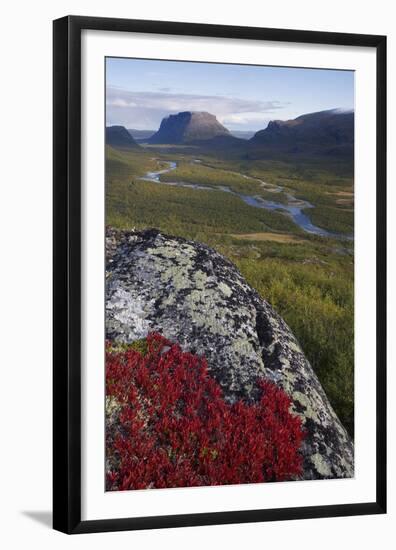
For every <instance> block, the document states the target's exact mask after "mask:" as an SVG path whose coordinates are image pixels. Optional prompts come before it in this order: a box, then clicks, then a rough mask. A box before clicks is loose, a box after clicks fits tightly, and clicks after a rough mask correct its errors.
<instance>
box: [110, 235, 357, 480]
mask: <svg viewBox="0 0 396 550" xmlns="http://www.w3.org/2000/svg"><path fill="white" fill-rule="evenodd" d="M106 253H107V273H106V277H107V284H106V332H107V337H108V338H109V339H111V340H115V341H117V342H131V341H134V340H136V339H139V338H143V337H145V336H146V335H147V334H148V333H149V332H152V331H155V332H159V333H161V334H163V335H164V336H165V337H166V338H168V339H170V340H172V341H175V342H177V343H179V344H180V345H181V346H182V348H183V349H184V350H186V351H190V352H193V353H197V354H202V355H204V356H205V357H206V359H207V361H208V365H209V369H210V372H211V375H212V376H213V377H214V378H215V379H216V380H217V381H218V382H219V384H220V385H221V386H222V388H223V391H224V395H225V396H226V398H227V399H228V400H230V401H233V400H235V399H237V398H244V399H246V400H254V399H255V398H256V397H257V385H256V382H257V378H262V377H266V378H268V379H270V380H271V381H273V382H275V383H276V384H278V385H279V386H280V387H282V388H283V389H284V390H285V391H286V392H287V393H288V394H289V396H290V397H291V399H292V403H293V410H294V412H295V413H297V414H298V415H300V416H301V418H302V419H303V423H304V426H305V429H306V432H307V436H306V438H305V441H304V444H303V449H302V453H303V456H304V474H303V478H304V479H323V478H344V477H352V476H353V471H354V469H353V461H354V457H353V454H354V452H353V444H352V442H351V439H350V437H349V436H348V434H347V432H346V430H345V429H344V428H343V426H342V425H341V423H340V421H339V419H338V418H337V416H336V414H335V412H334V410H333V409H332V407H331V405H330V403H329V401H328V399H327V397H326V395H325V393H324V391H323V389H322V387H321V385H320V382H319V380H318V378H317V376H316V375H315V373H314V371H313V369H312V367H311V365H310V363H309V362H308V360H307V359H306V357H305V356H304V353H303V351H302V350H301V348H300V345H299V343H298V342H297V340H296V338H295V337H294V336H293V334H292V332H291V331H290V329H289V327H288V326H287V325H286V323H285V322H284V321H283V320H282V319H281V317H280V316H279V315H278V314H277V313H276V312H275V311H274V310H273V308H272V307H271V306H270V305H269V304H268V303H267V302H266V301H265V300H263V299H262V298H260V296H259V295H258V293H257V292H256V291H255V290H254V289H253V288H251V287H250V286H249V285H248V284H247V282H246V281H245V279H244V278H243V277H242V275H241V274H240V273H239V271H238V270H237V268H236V267H235V266H234V265H233V264H232V263H231V262H230V261H229V260H227V259H226V258H224V257H223V256H222V255H220V254H219V253H217V252H216V251H214V250H213V249H211V248H209V247H208V246H206V245H203V244H200V243H197V242H194V241H188V240H185V239H181V238H177V237H170V236H167V235H164V234H161V233H160V232H159V231H157V230H146V231H129V232H117V231H114V230H112V229H108V231H107V236H106Z"/></svg>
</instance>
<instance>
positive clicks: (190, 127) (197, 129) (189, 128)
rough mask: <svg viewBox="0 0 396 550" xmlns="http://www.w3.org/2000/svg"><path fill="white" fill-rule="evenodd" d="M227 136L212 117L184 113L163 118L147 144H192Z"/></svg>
mask: <svg viewBox="0 0 396 550" xmlns="http://www.w3.org/2000/svg"><path fill="white" fill-rule="evenodd" d="M229 135H230V133H229V131H228V130H227V128H225V127H224V126H223V125H222V124H220V122H219V121H218V120H217V118H216V117H215V116H214V115H211V114H210V113H206V112H201V111H199V112H195V111H184V112H182V113H178V114H177V115H169V116H168V117H166V118H164V119H163V120H162V122H161V125H160V127H159V130H158V132H156V133H155V134H154V135H153V136H151V138H150V139H149V140H148V142H149V143H152V144H156V143H158V144H159V143H167V144H178V143H193V142H195V141H204V140H210V139H212V138H215V137H218V136H229Z"/></svg>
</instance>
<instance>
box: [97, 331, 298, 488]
mask: <svg viewBox="0 0 396 550" xmlns="http://www.w3.org/2000/svg"><path fill="white" fill-rule="evenodd" d="M259 385H260V388H261V391H262V396H261V399H260V400H259V401H258V402H257V403H253V404H248V403H246V402H244V401H242V400H241V401H238V402H236V403H235V404H232V405H231V404H228V403H226V402H225V401H224V398H223V394H222V390H221V388H220V386H219V384H218V383H217V382H216V381H215V380H214V379H213V378H211V377H210V376H209V375H208V371H207V364H206V361H205V359H204V358H202V357H199V356H197V355H193V354H191V353H186V352H183V351H182V350H181V348H180V346H178V345H176V344H172V343H171V342H169V341H168V340H166V339H165V338H163V337H162V336H160V335H159V334H155V333H154V334H150V335H149V336H148V338H147V353H144V354H142V353H139V352H138V351H136V350H134V349H128V350H126V351H121V352H116V351H112V348H111V347H110V346H108V349H107V355H106V389H107V396H111V397H113V398H115V400H113V403H116V405H115V406H116V411H117V412H116V413H115V417H114V418H115V419H114V418H113V419H112V421H111V422H109V425H108V428H107V434H106V446H107V450H106V452H107V464H108V471H107V480H106V487H107V490H113V491H118V490H128V489H145V488H164V487H191V486H197V485H225V484H237V483H259V482H265V481H282V480H287V479H294V478H295V477H296V476H298V475H299V474H300V473H301V462H302V457H301V455H300V453H299V448H300V445H301V442H302V439H303V430H302V427H301V420H300V419H299V418H298V417H297V416H294V415H292V414H291V413H290V412H289V407H290V399H289V397H288V396H287V395H286V394H285V392H284V391H283V390H281V389H279V388H278V387H276V386H275V385H274V384H272V383H270V382H268V381H265V380H261V381H260V382H259Z"/></svg>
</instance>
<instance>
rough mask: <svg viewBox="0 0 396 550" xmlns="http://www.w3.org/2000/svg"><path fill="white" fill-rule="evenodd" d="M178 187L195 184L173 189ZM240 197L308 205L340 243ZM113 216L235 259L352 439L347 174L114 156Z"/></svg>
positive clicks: (195, 158) (214, 160) (167, 156)
mask: <svg viewBox="0 0 396 550" xmlns="http://www.w3.org/2000/svg"><path fill="white" fill-rule="evenodd" d="M169 161H175V162H176V163H177V167H176V169H174V170H172V172H164V173H163V174H160V175H159V179H160V181H162V183H158V182H156V181H147V180H145V179H142V178H144V177H145V176H146V175H147V173H148V172H158V171H161V170H165V169H166V167H167V166H168V163H169ZM177 182H179V183H180V182H184V183H186V184H187V185H186V186H178V185H169V183H177ZM164 183H168V185H164ZM189 184H195V185H198V186H199V188H198V189H197V188H192V187H191V185H189ZM262 184H264V185H262ZM219 186H227V187H228V188H230V189H231V190H232V191H233V192H234V193H230V192H227V193H224V192H223V191H221V190H219V189H218V188H219ZM216 188H217V189H216ZM235 193H236V194H235ZM238 193H243V194H247V195H254V196H258V197H259V198H261V199H263V200H264V201H268V200H274V197H276V199H275V200H276V202H277V203H284V204H287V203H288V201H289V200H290V199H289V197H290V195H292V196H293V197H295V199H296V200H299V201H307V202H309V203H310V204H311V205H312V206H313V207H312V208H309V210H307V211H305V213H306V214H307V216H309V218H310V220H311V221H312V224H314V225H315V226H317V227H319V228H322V229H323V230H324V234H326V233H327V234H335V235H336V236H332V237H325V236H320V235H315V234H312V233H309V232H307V231H304V230H303V229H302V228H301V227H299V226H298V225H296V223H294V222H293V220H292V219H291V217H290V216H289V215H287V214H285V213H284V212H282V211H281V210H279V208H278V209H274V210H268V209H265V208H256V207H253V206H250V205H249V204H247V203H246V202H244V201H242V200H241V199H240V198H239V197H238V196H237V194H238ZM106 210H107V211H106V222H107V224H109V225H112V226H114V227H118V228H133V227H135V228H139V229H141V228H147V227H156V228H158V229H160V230H161V231H163V232H165V233H169V234H172V235H178V236H182V237H186V238H190V239H194V240H196V241H200V242H204V243H206V244H209V245H210V246H212V247H214V248H215V249H216V250H218V251H219V252H221V253H222V254H224V255H225V256H226V257H228V258H229V259H230V260H232V261H233V262H234V264H235V265H237V267H238V268H239V270H240V271H241V273H242V274H243V275H244V277H245V278H246V279H247V281H248V282H249V283H250V284H251V285H252V286H253V287H254V288H255V289H256V290H257V291H258V292H259V293H260V295H261V296H262V297H263V298H264V299H266V300H267V301H268V302H270V303H271V304H272V305H273V306H274V307H275V308H276V309H277V311H278V312H279V313H280V314H281V315H282V317H283V318H284V319H285V320H286V322H287V323H288V324H289V326H290V327H291V328H292V330H293V332H294V333H295V335H296V336H297V338H298V339H299V341H300V343H301V346H302V348H303V350H304V352H305V354H306V356H307V357H308V359H309V360H310V362H311V364H312V366H313V368H314V369H315V371H316V373H317V375H318V377H319V379H320V381H321V383H322V385H323V387H324V389H325V391H326V393H327V395H328V397H329V399H330V401H331V403H332V405H333V407H334V408H335V410H336V412H337V414H338V415H339V417H340V419H341V420H342V422H343V424H344V425H345V427H346V428H347V429H348V431H349V432H350V433H351V435H353V414H354V409H353V387H354V382H353V372H354V363H353V345H352V342H353V324H354V322H353V297H354V291H353V274H354V256H353V240H352V239H348V238H346V237H350V235H351V234H353V219H354V213H353V179H352V177H351V176H350V175H349V174H348V173H347V172H346V171H345V173H342V172H341V171H340V170H336V169H334V168H333V167H327V166H324V165H323V163H322V164H321V163H302V162H300V163H298V164H295V163H294V164H291V163H289V164H288V163H286V162H283V161H279V160H274V161H264V160H258V161H253V160H245V159H244V160H238V159H223V158H220V157H213V156H210V155H206V154H205V155H203V154H199V152H194V153H193V154H191V152H186V151H184V150H181V149H175V150H174V151H172V152H171V153H170V152H169V151H168V150H166V151H164V150H163V149H161V148H157V149H155V148H149V149H147V150H144V149H142V150H138V151H133V152H126V151H121V150H115V149H112V148H108V150H107V161H106ZM343 236H344V237H345V238H343Z"/></svg>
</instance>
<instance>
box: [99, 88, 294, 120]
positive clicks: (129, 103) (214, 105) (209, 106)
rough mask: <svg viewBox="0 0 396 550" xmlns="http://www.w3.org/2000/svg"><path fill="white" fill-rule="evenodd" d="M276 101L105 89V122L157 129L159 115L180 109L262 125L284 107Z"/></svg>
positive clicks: (160, 118)
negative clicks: (272, 114) (205, 112)
mask: <svg viewBox="0 0 396 550" xmlns="http://www.w3.org/2000/svg"><path fill="white" fill-rule="evenodd" d="M285 106H286V104H282V103H280V102H279V101H275V100H273V101H265V100H249V99H240V98H235V97H226V96H205V95H193V94H191V95H190V94H177V93H165V92H131V91H128V90H123V89H120V88H115V87H111V86H109V87H108V88H107V97H106V109H107V124H108V125H111V124H121V125H123V126H126V127H127V128H137V129H154V130H155V129H157V128H158V126H159V124H160V122H161V120H162V118H164V117H165V116H168V115H169V114H174V113H178V112H180V111H208V112H209V113H212V114H214V115H216V116H217V118H218V119H219V121H220V122H222V123H223V124H225V125H227V124H229V125H230V127H231V128H232V127H234V129H236V128H238V127H240V128H244V127H246V125H249V124H254V125H255V126H257V125H260V124H261V122H262V123H263V124H264V123H265V122H268V120H269V119H270V118H271V116H268V115H270V114H271V113H275V112H276V111H278V110H280V109H282V108H284V107H285Z"/></svg>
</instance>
